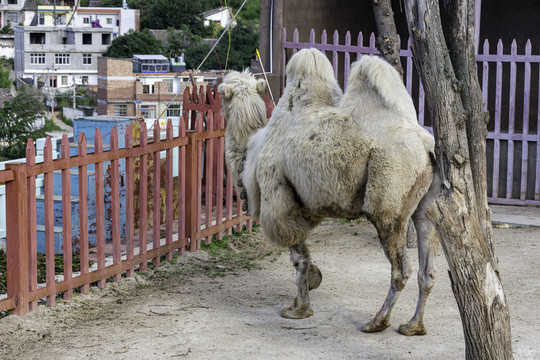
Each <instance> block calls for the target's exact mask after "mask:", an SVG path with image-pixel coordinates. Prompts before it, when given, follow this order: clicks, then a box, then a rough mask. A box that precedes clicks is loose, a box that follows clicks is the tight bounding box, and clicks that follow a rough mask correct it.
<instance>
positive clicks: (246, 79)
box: [218, 69, 266, 110]
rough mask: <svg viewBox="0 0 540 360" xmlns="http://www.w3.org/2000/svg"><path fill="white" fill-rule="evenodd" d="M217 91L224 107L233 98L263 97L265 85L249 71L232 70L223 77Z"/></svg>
mask: <svg viewBox="0 0 540 360" xmlns="http://www.w3.org/2000/svg"><path fill="white" fill-rule="evenodd" d="M218 91H219V93H220V94H221V97H222V98H223V102H224V105H225V104H227V103H229V102H231V101H232V99H233V97H235V96H250V95H251V94H259V95H260V96H262V95H264V92H265V91H266V83H265V81H264V80H263V79H259V80H257V79H256V78H255V77H254V76H253V74H252V73H251V71H249V69H245V70H244V71H242V72H238V71H234V70H233V71H229V72H228V73H227V75H225V78H224V79H223V82H222V83H221V84H220V85H219V87H218ZM224 110H225V109H224Z"/></svg>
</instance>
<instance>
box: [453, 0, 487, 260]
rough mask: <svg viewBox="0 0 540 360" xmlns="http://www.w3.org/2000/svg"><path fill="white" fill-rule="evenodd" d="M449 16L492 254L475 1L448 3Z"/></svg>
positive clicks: (482, 220) (480, 206) (477, 187)
mask: <svg viewBox="0 0 540 360" xmlns="http://www.w3.org/2000/svg"><path fill="white" fill-rule="evenodd" d="M446 14H447V16H446V18H447V19H449V24H448V27H449V31H448V48H449V50H450V59H451V60H452V64H453V67H454V71H455V74H456V77H457V79H458V81H459V87H460V89H461V93H460V94H461V101H462V103H463V107H464V109H465V112H466V116H467V122H466V125H467V137H468V142H469V157H470V161H471V169H472V173H473V180H474V190H475V194H476V207H477V211H478V216H479V220H480V225H481V227H482V233H483V234H484V239H486V241H487V242H488V245H489V248H490V251H491V252H492V254H491V255H492V256H493V257H494V254H493V240H492V239H493V233H492V231H491V214H490V211H489V207H488V202H487V179H486V174H487V171H486V168H487V165H486V136H487V128H486V125H487V123H488V122H489V113H488V112H484V99H483V97H482V90H481V88H480V83H479V81H478V73H477V69H476V50H475V46H474V2H473V1H466V0H454V1H451V2H449V3H448V4H447V7H446Z"/></svg>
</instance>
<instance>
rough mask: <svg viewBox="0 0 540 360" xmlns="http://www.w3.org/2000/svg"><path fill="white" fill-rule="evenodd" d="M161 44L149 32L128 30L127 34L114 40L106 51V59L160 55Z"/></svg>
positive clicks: (161, 50)
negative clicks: (135, 55) (136, 55)
mask: <svg viewBox="0 0 540 360" xmlns="http://www.w3.org/2000/svg"><path fill="white" fill-rule="evenodd" d="M161 53H163V44H162V43H161V41H160V40H158V39H156V37H155V36H154V35H153V34H152V33H151V32H150V30H148V29H144V30H142V31H140V32H137V31H133V30H130V31H129V32H128V33H127V34H125V35H123V36H119V37H117V38H116V39H114V40H113V41H112V43H111V46H109V48H108V49H107V56H108V57H115V58H131V57H133V54H161Z"/></svg>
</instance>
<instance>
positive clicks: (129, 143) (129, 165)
mask: <svg viewBox="0 0 540 360" xmlns="http://www.w3.org/2000/svg"><path fill="white" fill-rule="evenodd" d="M125 141H126V149H128V150H131V149H133V129H132V128H131V125H128V126H126V135H125ZM133 192H134V186H133V158H132V157H131V156H128V157H127V158H126V259H127V260H128V261H129V260H131V259H133V254H134V249H133V234H134V230H135V226H134V217H133V216H134V215H133V194H134V193H133ZM133 273H134V271H133V268H132V267H131V268H129V269H128V270H127V271H126V277H130V276H133Z"/></svg>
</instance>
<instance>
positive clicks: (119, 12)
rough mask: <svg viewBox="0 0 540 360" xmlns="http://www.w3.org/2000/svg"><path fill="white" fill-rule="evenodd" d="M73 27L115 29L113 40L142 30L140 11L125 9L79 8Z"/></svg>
mask: <svg viewBox="0 0 540 360" xmlns="http://www.w3.org/2000/svg"><path fill="white" fill-rule="evenodd" d="M72 25H73V26H77V27H84V26H90V27H92V26H94V27H104V28H105V27H107V28H112V29H113V39H115V38H116V37H117V36H122V35H124V34H126V33H127V32H128V31H129V30H134V31H139V30H140V11H139V10H138V9H123V8H107V7H99V8H98V7H95V8H81V7H80V8H78V9H77V13H76V14H75V17H74V19H73V23H72Z"/></svg>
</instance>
